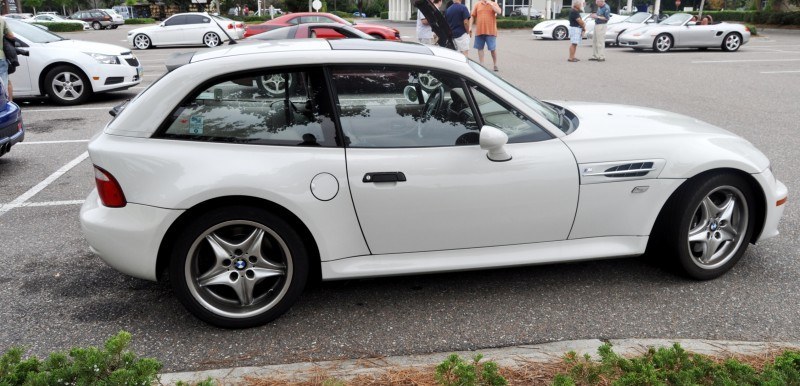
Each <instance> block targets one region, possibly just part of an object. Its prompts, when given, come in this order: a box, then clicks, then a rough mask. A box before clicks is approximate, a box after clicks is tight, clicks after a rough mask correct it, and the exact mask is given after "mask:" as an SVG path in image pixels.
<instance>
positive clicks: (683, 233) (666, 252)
mask: <svg viewBox="0 0 800 386" xmlns="http://www.w3.org/2000/svg"><path fill="white" fill-rule="evenodd" d="M753 197H754V193H753V190H752V188H751V186H750V184H749V183H748V182H747V181H746V180H745V179H744V178H743V177H741V176H739V175H735V174H730V173H726V174H715V175H710V176H702V177H700V178H695V179H693V180H690V181H688V182H687V184H686V185H684V186H682V187H681V189H680V191H678V192H677V193H676V194H675V196H674V197H673V198H671V199H670V202H669V203H668V204H667V206H666V207H665V208H664V209H663V210H662V215H661V216H659V224H657V226H656V227H655V228H654V234H653V235H651V237H654V238H655V239H656V240H655V244H654V245H655V246H657V247H656V248H658V249H659V250H657V251H653V250H652V249H651V251H649V252H655V253H657V254H658V253H661V254H663V256H662V257H665V258H667V259H670V260H671V261H672V262H674V263H675V264H674V265H675V266H676V267H677V268H679V269H680V270H681V271H682V272H683V273H684V274H685V275H686V276H688V277H690V278H693V279H697V280H709V279H714V278H716V277H719V276H720V275H722V274H724V273H725V272H727V271H728V270H730V269H731V268H733V266H734V265H736V263H737V262H738V261H739V259H741V258H742V256H743V255H744V253H745V251H746V250H747V246H748V244H749V242H750V239H751V237H752V234H753V229H754V225H755V222H754V220H755V219H756V218H757V216H756V214H755V213H754V211H755V210H756V206H755V205H754V201H753Z"/></svg>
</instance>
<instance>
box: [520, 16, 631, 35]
mask: <svg viewBox="0 0 800 386" xmlns="http://www.w3.org/2000/svg"><path fill="white" fill-rule="evenodd" d="M590 15H591V14H589V13H581V18H582V19H583V21H584V22H585V23H586V31H587V33H588V32H589V31H592V30H593V29H594V19H593V18H591V17H589V16H590ZM625 18H626V16H620V15H617V14H614V13H612V14H611V20H610V21H609V24H613V23H617V22H619V21H622V20H624V19H625ZM532 33H533V37H534V38H538V39H555V40H567V39H569V20H567V19H557V20H549V21H543V22H541V23H538V24H536V25H535V26H533V32H532ZM585 38H586V36H584V39H585Z"/></svg>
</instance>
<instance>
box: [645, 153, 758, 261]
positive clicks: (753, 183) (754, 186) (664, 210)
mask: <svg viewBox="0 0 800 386" xmlns="http://www.w3.org/2000/svg"><path fill="white" fill-rule="evenodd" d="M717 174H734V175H737V176H739V177H742V179H744V180H745V181H747V183H748V185H749V186H750V189H751V190H752V191H753V194H754V197H753V204H754V205H755V207H756V208H755V209H756V210H755V213H754V223H753V234H752V235H751V237H750V240H748V242H749V243H751V244H755V242H756V240H758V237H759V236H760V235H761V232H762V231H763V229H764V221H766V211H767V197H766V195H765V194H764V189H763V188H762V187H761V185H760V184H759V183H758V181H757V180H756V179H755V178H754V177H753V176H752V175H751V174H750V173H747V172H745V171H743V170H740V169H734V168H716V169H709V170H706V171H703V172H701V173H698V174H696V175H694V176H693V177H691V178H688V179H686V181H684V182H683V183H682V184H680V185H679V186H678V187H677V188H676V189H675V191H673V192H672V194H671V195H670V196H669V198H668V199H667V201H666V203H665V204H664V206H663V207H661V210H660V211H659V212H658V216H657V217H656V221H655V222H654V223H653V228H652V229H651V231H650V240H648V249H650V244H652V243H653V242H654V241H656V240H654V239H655V238H654V237H653V234H654V232H656V230H657V229H658V227H659V226H660V225H661V224H662V223H663V222H664V221H665V217H666V216H667V215H668V214H669V213H670V212H671V211H672V210H673V203H674V202H675V200H676V199H677V196H678V195H679V194H680V192H681V191H683V190H684V189H686V187H687V186H689V185H691V184H692V183H693V182H694V181H697V180H699V179H704V178H709V177H710V176H712V175H717Z"/></svg>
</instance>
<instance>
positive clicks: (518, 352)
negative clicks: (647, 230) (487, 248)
mask: <svg viewBox="0 0 800 386" xmlns="http://www.w3.org/2000/svg"><path fill="white" fill-rule="evenodd" d="M609 342H610V343H611V344H612V345H613V346H614V352H616V353H617V354H620V355H622V356H635V355H641V354H643V353H645V352H646V351H647V349H648V348H649V347H669V346H672V344H673V343H679V344H680V345H681V347H683V348H684V349H685V350H687V351H691V352H694V353H697V354H704V355H713V356H722V357H724V356H731V355H747V356H755V355H759V354H765V353H768V352H770V351H775V350H781V349H793V350H800V342H741V341H719V340H704V339H611V340H609ZM603 343H604V342H603V341H601V340H598V339H590V340H573V341H562V342H553V343H543V344H537V345H525V346H513V347H506V348H496V349H486V350H478V351H474V352H469V351H462V352H455V353H456V354H459V355H461V356H462V357H465V358H469V357H472V355H474V354H476V353H481V354H483V356H484V358H486V359H487V360H492V361H494V362H497V364H498V365H500V366H501V367H514V366H516V365H517V363H520V362H521V363H530V362H539V363H548V362H555V361H558V360H560V359H561V358H562V357H563V355H564V354H565V353H567V352H569V351H575V352H576V353H578V354H579V355H583V354H589V355H591V356H592V357H594V358H596V357H597V349H598V347H600V345H602V344H603ZM450 354H451V353H450V352H447V353H434V354H423V355H407V356H394V357H386V358H368V359H351V360H338V361H325V362H303V363H291V364H283V365H271V366H263V367H235V368H228V369H218V370H207V371H196V372H183V373H167V374H162V375H161V383H162V384H164V385H174V384H176V383H177V382H179V381H182V382H188V383H195V382H200V381H203V380H206V379H208V378H212V379H214V380H216V381H217V382H218V384H221V385H237V384H243V383H244V382H245V379H246V378H269V379H276V380H287V381H305V380H310V379H311V378H312V377H313V376H314V375H319V374H320V372H324V373H325V375H326V376H330V377H336V378H339V379H344V380H346V379H348V378H352V377H355V376H358V375H367V374H375V375H377V374H380V373H381V372H383V371H385V370H387V369H390V368H420V367H434V366H436V365H437V364H439V363H440V362H442V361H443V360H444V359H445V358H447V356H448V355H450Z"/></svg>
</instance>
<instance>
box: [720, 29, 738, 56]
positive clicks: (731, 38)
mask: <svg viewBox="0 0 800 386" xmlns="http://www.w3.org/2000/svg"><path fill="white" fill-rule="evenodd" d="M741 46H742V37H741V35H739V34H738V33H736V32H731V33H729V34H727V35H725V39H723V40H722V50H723V51H728V52H734V51H736V50H738V49H739V47H741Z"/></svg>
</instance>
